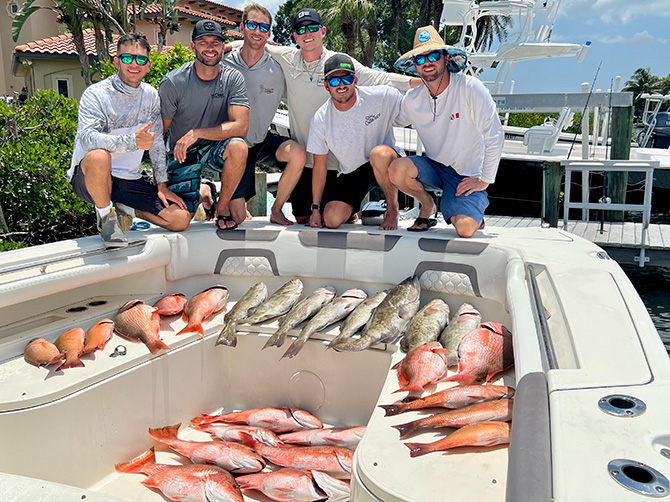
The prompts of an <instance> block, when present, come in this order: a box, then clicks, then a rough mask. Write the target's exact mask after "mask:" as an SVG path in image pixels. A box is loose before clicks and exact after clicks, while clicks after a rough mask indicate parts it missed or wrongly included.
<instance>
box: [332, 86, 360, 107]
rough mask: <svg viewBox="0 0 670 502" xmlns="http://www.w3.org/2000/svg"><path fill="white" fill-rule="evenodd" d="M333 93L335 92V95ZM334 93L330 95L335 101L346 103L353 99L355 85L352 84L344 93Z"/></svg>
mask: <svg viewBox="0 0 670 502" xmlns="http://www.w3.org/2000/svg"><path fill="white" fill-rule="evenodd" d="M333 94H335V95H334V96H333ZM333 94H331V95H330V97H331V99H332V100H333V101H336V102H338V103H339V104H341V105H346V104H347V103H348V102H349V101H351V100H352V99H353V97H354V89H353V86H350V88H349V89H348V92H346V93H344V94H336V93H333Z"/></svg>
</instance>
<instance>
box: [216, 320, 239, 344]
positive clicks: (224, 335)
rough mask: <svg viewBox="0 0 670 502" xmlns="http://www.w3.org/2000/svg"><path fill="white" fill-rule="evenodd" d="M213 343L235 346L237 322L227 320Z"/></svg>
mask: <svg viewBox="0 0 670 502" xmlns="http://www.w3.org/2000/svg"><path fill="white" fill-rule="evenodd" d="M214 345H225V346H227V347H236V346H237V322H236V321H228V322H226V325H225V326H224V327H223V329H222V330H221V333H219V337H218V338H217V339H216V343H215V344H214Z"/></svg>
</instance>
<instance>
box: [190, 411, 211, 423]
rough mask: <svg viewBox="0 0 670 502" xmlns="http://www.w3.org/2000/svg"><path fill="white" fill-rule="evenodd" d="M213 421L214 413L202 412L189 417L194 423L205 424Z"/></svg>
mask: <svg viewBox="0 0 670 502" xmlns="http://www.w3.org/2000/svg"><path fill="white" fill-rule="evenodd" d="M214 422H216V415H208V414H207V413H203V414H202V415H200V416H199V417H195V418H192V419H191V423H192V424H194V425H205V424H211V423H214Z"/></svg>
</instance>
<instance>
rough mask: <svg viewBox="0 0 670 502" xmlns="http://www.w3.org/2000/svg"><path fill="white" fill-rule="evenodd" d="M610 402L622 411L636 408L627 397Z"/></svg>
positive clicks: (616, 398)
mask: <svg viewBox="0 0 670 502" xmlns="http://www.w3.org/2000/svg"><path fill="white" fill-rule="evenodd" d="M609 402H610V404H611V405H612V406H614V407H615V408H619V409H620V410H630V409H631V408H635V402H633V401H631V400H630V399H627V398H625V397H615V398H613V399H610V401H609Z"/></svg>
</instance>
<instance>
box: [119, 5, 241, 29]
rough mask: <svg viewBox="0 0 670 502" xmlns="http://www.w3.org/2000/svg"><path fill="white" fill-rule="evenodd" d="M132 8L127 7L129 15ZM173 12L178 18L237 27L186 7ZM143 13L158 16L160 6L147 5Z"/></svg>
mask: <svg viewBox="0 0 670 502" xmlns="http://www.w3.org/2000/svg"><path fill="white" fill-rule="evenodd" d="M134 7H135V6H134V5H129V6H128V11H129V13H130V14H131V15H132V13H133V8H134ZM174 10H175V11H176V12H178V13H179V14H180V17H184V16H189V17H198V18H202V19H211V20H212V21H217V22H218V23H220V24H223V25H226V26H237V23H235V22H233V21H230V20H228V19H226V18H223V17H219V16H214V15H212V14H208V13H205V12H200V11H198V10H193V9H187V8H186V7H181V6H179V5H178V6H176V7H175V8H174ZM144 12H145V14H149V15H151V14H160V13H161V6H160V5H157V4H150V5H147V8H146V9H145V11H144ZM138 14H139V12H138Z"/></svg>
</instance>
